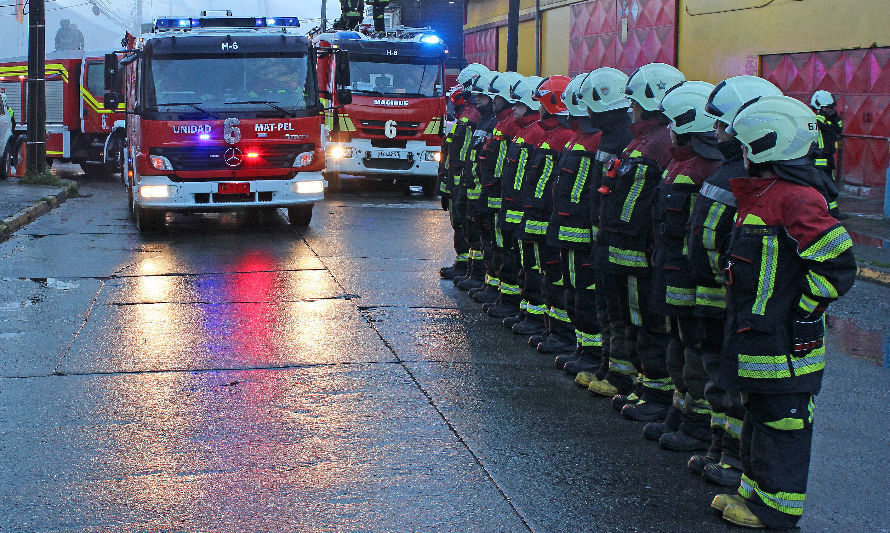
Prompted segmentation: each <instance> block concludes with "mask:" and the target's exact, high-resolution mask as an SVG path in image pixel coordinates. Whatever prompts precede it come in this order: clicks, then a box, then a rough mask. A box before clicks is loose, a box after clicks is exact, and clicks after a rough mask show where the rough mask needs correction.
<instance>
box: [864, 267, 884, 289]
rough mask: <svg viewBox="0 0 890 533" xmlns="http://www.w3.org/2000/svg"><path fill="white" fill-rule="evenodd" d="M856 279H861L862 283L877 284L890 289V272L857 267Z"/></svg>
mask: <svg viewBox="0 0 890 533" xmlns="http://www.w3.org/2000/svg"><path fill="white" fill-rule="evenodd" d="M856 278H857V279H861V280H862V281H869V282H871V283H877V284H878V285H883V286H884V287H890V272H887V271H885V270H878V269H876V268H871V267H864V266H860V267H856Z"/></svg>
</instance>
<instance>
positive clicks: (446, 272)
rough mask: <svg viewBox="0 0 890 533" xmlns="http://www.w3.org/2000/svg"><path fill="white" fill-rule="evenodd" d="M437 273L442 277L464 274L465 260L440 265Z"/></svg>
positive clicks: (465, 271)
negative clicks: (448, 264)
mask: <svg viewBox="0 0 890 533" xmlns="http://www.w3.org/2000/svg"><path fill="white" fill-rule="evenodd" d="M439 275H440V276H442V278H444V279H454V276H466V275H467V262H466V261H455V263H454V264H453V265H451V266H447V267H442V268H440V269H439Z"/></svg>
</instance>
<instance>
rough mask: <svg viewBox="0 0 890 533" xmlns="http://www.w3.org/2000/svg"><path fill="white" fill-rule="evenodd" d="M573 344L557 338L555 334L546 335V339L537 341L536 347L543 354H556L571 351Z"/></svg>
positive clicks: (573, 348)
mask: <svg viewBox="0 0 890 533" xmlns="http://www.w3.org/2000/svg"><path fill="white" fill-rule="evenodd" d="M575 346H576V345H575V344H574V343H569V342H565V341H563V340H562V339H559V338H557V337H556V336H555V335H550V336H549V337H547V340H545V341H542V342H540V343H538V346H537V347H536V349H537V350H538V351H539V352H540V353H543V354H548V355H549V354H557V353H572V352H573V351H575Z"/></svg>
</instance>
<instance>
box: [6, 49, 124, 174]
mask: <svg viewBox="0 0 890 533" xmlns="http://www.w3.org/2000/svg"><path fill="white" fill-rule="evenodd" d="M27 77H28V58H26V57H19V58H13V59H7V60H2V61H0V92H2V93H4V94H5V95H6V100H7V102H8V104H9V106H10V107H11V108H12V110H13V111H14V113H15V119H16V123H17V124H16V127H15V132H14V135H13V144H12V145H11V146H9V147H7V148H8V150H9V151H8V152H7V155H11V156H12V159H13V160H18V161H17V162H18V163H19V164H18V165H17V166H18V167H19V169H21V168H22V166H23V165H21V163H23V161H21V158H22V157H23V153H24V150H22V147H23V146H24V140H25V135H26V133H27V130H28V115H27V101H28V98H27V82H26V80H27ZM45 78H46V134H47V136H46V157H47V162H48V163H52V161H54V160H57V161H63V162H72V163H77V164H79V165H80V166H81V167H82V168H83V170H84V171H85V172H87V173H88V174H93V175H104V174H108V173H113V172H117V171H119V170H120V161H119V160H118V159H117V157H118V155H119V154H120V153H121V146H122V143H123V139H124V135H123V133H124V132H123V129H121V128H120V126H121V122H120V121H121V120H122V119H123V106H120V107H119V108H115V107H112V108H111V109H107V108H106V107H105V106H104V102H103V93H104V91H105V51H87V52H84V51H83V50H71V51H65V52H54V53H50V54H47V56H46V67H45ZM115 125H117V127H115Z"/></svg>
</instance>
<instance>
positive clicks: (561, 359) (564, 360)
mask: <svg viewBox="0 0 890 533" xmlns="http://www.w3.org/2000/svg"><path fill="white" fill-rule="evenodd" d="M581 349H582V348H581V345H580V344H579V345H578V347H577V348H575V351H574V352H572V353H570V354H562V355H557V356H556V360H555V361H554V362H553V364H554V366H556V368H558V369H560V370H565V367H566V364H568V363H569V362H571V361H576V360H577V359H578V358H579V357H581Z"/></svg>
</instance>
